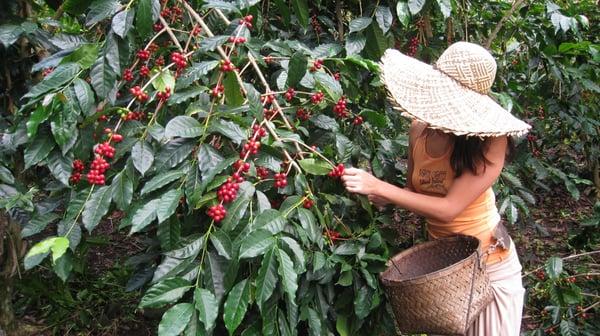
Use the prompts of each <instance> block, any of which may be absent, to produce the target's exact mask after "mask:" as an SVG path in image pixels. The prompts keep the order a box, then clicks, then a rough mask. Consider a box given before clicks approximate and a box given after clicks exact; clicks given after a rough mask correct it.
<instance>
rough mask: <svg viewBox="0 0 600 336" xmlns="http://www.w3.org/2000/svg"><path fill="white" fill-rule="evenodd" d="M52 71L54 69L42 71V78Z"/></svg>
mask: <svg viewBox="0 0 600 336" xmlns="http://www.w3.org/2000/svg"><path fill="white" fill-rule="evenodd" d="M52 71H54V67H50V68H46V69H44V70H42V76H44V77H46V76H48V75H49V74H51V73H52Z"/></svg>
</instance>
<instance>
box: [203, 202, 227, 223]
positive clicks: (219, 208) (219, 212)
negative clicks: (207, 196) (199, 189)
mask: <svg viewBox="0 0 600 336" xmlns="http://www.w3.org/2000/svg"><path fill="white" fill-rule="evenodd" d="M207 214H208V216H210V218H212V219H213V220H214V221H215V222H217V223H218V222H220V221H222V220H223V218H225V216H227V210H225V207H224V206H223V204H217V205H213V206H211V207H210V208H209V209H208V211H207Z"/></svg>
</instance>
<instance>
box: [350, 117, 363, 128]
mask: <svg viewBox="0 0 600 336" xmlns="http://www.w3.org/2000/svg"><path fill="white" fill-rule="evenodd" d="M363 121H364V120H363V117H361V116H356V117H354V120H352V123H353V124H354V125H356V126H360V125H362V123H363Z"/></svg>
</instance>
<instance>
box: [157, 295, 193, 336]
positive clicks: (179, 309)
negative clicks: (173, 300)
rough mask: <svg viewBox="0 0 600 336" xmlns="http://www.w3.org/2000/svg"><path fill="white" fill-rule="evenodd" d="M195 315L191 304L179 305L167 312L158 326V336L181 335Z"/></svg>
mask: <svg viewBox="0 0 600 336" xmlns="http://www.w3.org/2000/svg"><path fill="white" fill-rule="evenodd" d="M193 313H194V306H193V305H192V304H191V303H178V304H176V305H174V306H173V307H171V308H169V310H167V311H166V312H165V314H164V315H163V317H162V320H161V321H160V323H159V325H158V336H178V335H180V334H181V333H182V332H183V330H184V329H185V327H186V326H187V324H188V322H190V319H191V318H192V314H193Z"/></svg>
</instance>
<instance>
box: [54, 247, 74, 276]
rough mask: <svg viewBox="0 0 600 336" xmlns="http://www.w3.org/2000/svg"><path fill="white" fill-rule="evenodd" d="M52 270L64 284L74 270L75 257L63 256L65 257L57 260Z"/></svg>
mask: <svg viewBox="0 0 600 336" xmlns="http://www.w3.org/2000/svg"><path fill="white" fill-rule="evenodd" d="M52 269H53V270H54V273H56V275H58V277H59V278H60V279H61V280H62V281H63V282H66V281H67V279H68V278H69V274H71V270H72V269H73V257H72V256H71V254H69V253H65V254H63V256H62V257H60V258H59V259H58V260H56V262H55V263H54V265H52Z"/></svg>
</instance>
